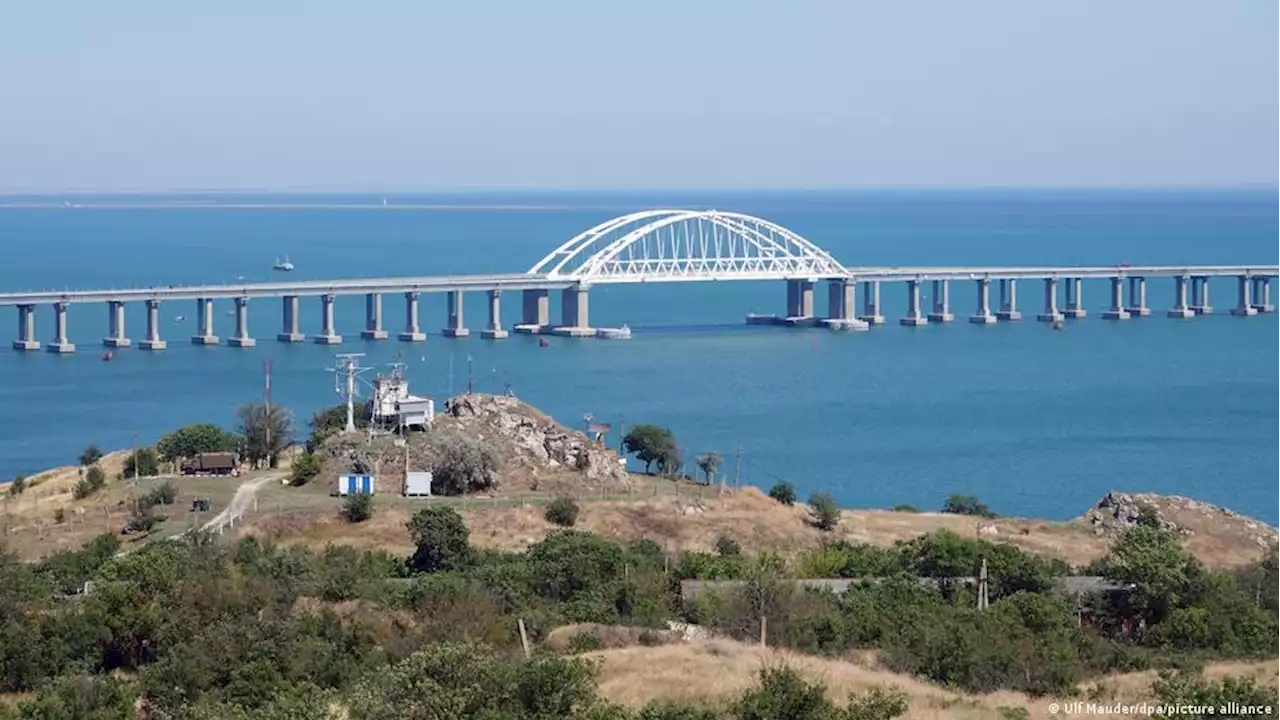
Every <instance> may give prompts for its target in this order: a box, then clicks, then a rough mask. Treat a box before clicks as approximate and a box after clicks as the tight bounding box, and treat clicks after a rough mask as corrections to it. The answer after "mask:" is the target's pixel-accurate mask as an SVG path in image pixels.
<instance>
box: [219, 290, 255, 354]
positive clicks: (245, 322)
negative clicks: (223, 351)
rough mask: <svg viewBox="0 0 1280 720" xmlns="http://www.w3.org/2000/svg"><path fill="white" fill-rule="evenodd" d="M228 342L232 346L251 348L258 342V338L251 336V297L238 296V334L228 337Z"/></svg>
mask: <svg viewBox="0 0 1280 720" xmlns="http://www.w3.org/2000/svg"><path fill="white" fill-rule="evenodd" d="M227 344H228V345H230V346H231V347H242V348H251V347H253V346H254V345H257V344H258V341H257V340H254V339H253V338H251V337H249V298H247V297H238V298H236V334H235V335H232V336H231V337H229V338H227Z"/></svg>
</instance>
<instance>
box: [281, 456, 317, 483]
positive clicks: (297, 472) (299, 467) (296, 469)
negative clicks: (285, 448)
mask: <svg viewBox="0 0 1280 720" xmlns="http://www.w3.org/2000/svg"><path fill="white" fill-rule="evenodd" d="M322 469H323V467H322V464H321V462H320V458H319V457H317V456H316V454H315V453H303V454H301V455H299V456H298V457H296V458H294V459H293V468H292V470H291V471H290V473H289V484H290V485H306V484H307V483H309V482H311V481H312V480H315V479H316V477H317V476H319V475H320V471H321V470H322Z"/></svg>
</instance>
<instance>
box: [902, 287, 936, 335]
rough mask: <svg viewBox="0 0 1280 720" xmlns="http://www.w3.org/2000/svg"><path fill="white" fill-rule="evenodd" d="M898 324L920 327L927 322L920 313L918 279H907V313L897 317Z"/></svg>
mask: <svg viewBox="0 0 1280 720" xmlns="http://www.w3.org/2000/svg"><path fill="white" fill-rule="evenodd" d="M898 324H899V325H906V326H908V327H920V326H922V325H928V324H929V321H928V319H926V318H925V316H923V315H921V314H920V281H919V280H908V281H907V314H906V315H904V316H902V317H901V318H899V319H898Z"/></svg>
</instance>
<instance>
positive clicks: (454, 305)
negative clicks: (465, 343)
mask: <svg viewBox="0 0 1280 720" xmlns="http://www.w3.org/2000/svg"><path fill="white" fill-rule="evenodd" d="M445 297H446V298H448V303H447V306H446V311H445V312H446V315H445V326H444V330H442V331H441V334H442V335H444V336H445V337H454V338H460V337H466V336H468V335H470V334H471V331H470V330H468V329H467V328H466V326H465V325H464V324H463V320H462V291H461V290H453V291H451V292H448V293H446V294H445Z"/></svg>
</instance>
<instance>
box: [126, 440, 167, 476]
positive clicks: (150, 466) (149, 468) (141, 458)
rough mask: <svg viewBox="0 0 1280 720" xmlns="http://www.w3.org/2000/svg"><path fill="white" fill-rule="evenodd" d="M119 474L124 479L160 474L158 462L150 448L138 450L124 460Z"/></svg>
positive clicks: (154, 452)
mask: <svg viewBox="0 0 1280 720" xmlns="http://www.w3.org/2000/svg"><path fill="white" fill-rule="evenodd" d="M120 474H121V476H122V477H125V478H133V477H152V476H155V475H159V474H160V460H159V459H158V458H157V457H156V451H155V450H153V449H152V448H149V447H145V448H138V450H137V452H132V453H129V455H128V457H126V458H125V459H124V466H123V467H122V468H121V471H120Z"/></svg>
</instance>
